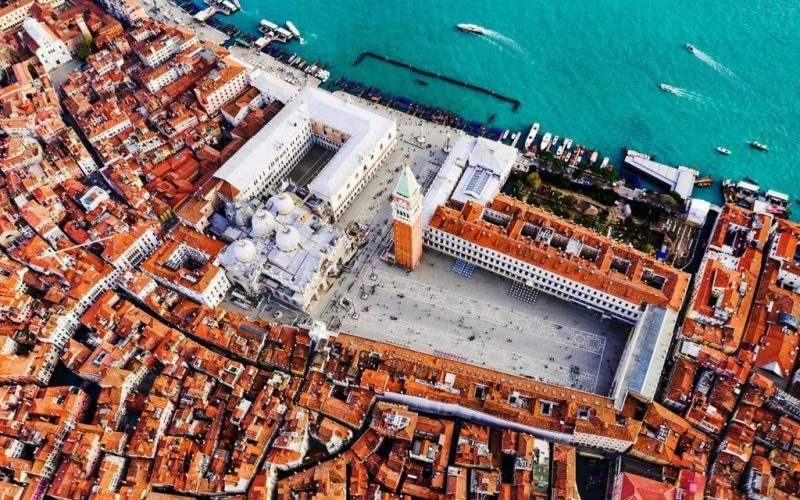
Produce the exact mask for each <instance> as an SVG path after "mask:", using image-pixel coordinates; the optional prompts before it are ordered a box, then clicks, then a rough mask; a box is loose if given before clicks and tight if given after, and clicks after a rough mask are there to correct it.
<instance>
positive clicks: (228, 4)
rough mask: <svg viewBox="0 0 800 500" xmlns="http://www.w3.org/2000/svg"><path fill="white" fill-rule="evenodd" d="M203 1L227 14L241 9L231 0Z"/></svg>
mask: <svg viewBox="0 0 800 500" xmlns="http://www.w3.org/2000/svg"><path fill="white" fill-rule="evenodd" d="M203 2H204V3H205V4H206V5H208V6H209V7H214V8H215V9H216V10H217V12H222V13H223V14H225V15H226V16H227V15H230V14H233V13H234V12H236V11H237V10H239V7H238V6H237V5H236V4H235V3H234V2H232V1H229V0H203Z"/></svg>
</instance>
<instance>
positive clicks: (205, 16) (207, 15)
mask: <svg viewBox="0 0 800 500" xmlns="http://www.w3.org/2000/svg"><path fill="white" fill-rule="evenodd" d="M216 13H217V9H216V7H208V8H207V9H203V10H201V11H200V12H198V13H197V14H195V15H194V16H193V17H194V18H195V19H196V20H198V21H200V22H201V23H204V22H206V21H208V20H209V19H211V17H212V16H213V15H214V14H216Z"/></svg>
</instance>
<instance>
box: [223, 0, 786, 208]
mask: <svg viewBox="0 0 800 500" xmlns="http://www.w3.org/2000/svg"><path fill="white" fill-rule="evenodd" d="M241 2H242V6H243V8H244V10H243V11H241V12H239V13H237V14H234V15H233V16H230V17H229V18H228V19H226V21H228V22H232V23H234V24H236V25H237V26H238V27H239V28H240V29H243V30H248V31H251V32H255V28H256V26H257V25H258V22H259V20H260V19H261V18H268V19H270V20H272V21H275V22H278V23H284V22H285V21H286V20H287V19H288V20H291V21H292V22H293V23H294V24H295V25H296V26H297V27H298V29H299V30H300V31H301V32H302V34H303V37H304V42H303V43H300V42H292V43H291V44H289V45H288V47H287V48H288V50H291V51H296V52H298V53H300V54H301V55H302V56H303V57H304V58H306V59H310V60H316V59H319V60H321V61H326V62H330V63H331V65H332V67H331V69H332V73H333V75H334V76H333V78H335V77H336V76H337V75H344V76H347V77H348V78H351V79H355V80H358V81H361V82H362V83H364V84H366V85H374V86H377V87H380V88H382V89H384V90H386V91H389V92H391V93H394V94H400V95H404V96H407V97H411V98H414V99H416V100H418V101H421V102H426V103H430V104H437V105H439V106H441V107H444V108H447V109H450V110H452V111H455V112H458V113H459V114H461V115H462V116H464V117H465V118H468V119H477V120H481V121H486V120H488V117H489V116H490V115H491V114H493V113H495V114H496V120H495V125H496V126H502V127H504V128H510V129H512V130H524V131H525V132H524V134H523V135H525V134H527V129H528V128H529V127H530V124H531V123H532V122H534V121H538V122H540V123H541V124H542V130H543V131H551V132H553V133H554V134H557V135H559V136H561V137H562V138H563V137H564V136H569V137H571V138H572V139H573V140H574V141H575V142H577V143H580V144H584V145H586V146H587V148H596V149H599V150H600V152H601V157H602V156H603V155H606V156H610V157H611V158H612V162H613V163H614V164H615V165H619V164H620V163H621V151H620V150H621V148H622V146H628V147H631V148H634V149H637V150H640V151H643V152H647V153H650V154H654V155H656V156H657V157H658V159H659V160H660V161H664V162H666V163H670V164H673V165H677V164H681V165H688V166H692V167H695V168H697V169H699V170H700V171H701V172H702V173H703V174H709V175H713V176H714V177H715V178H716V179H718V180H719V179H723V178H725V177H734V178H741V177H743V176H750V177H752V178H754V179H756V180H757V181H759V182H760V183H761V185H762V187H771V188H774V189H779V190H782V191H785V192H788V193H789V194H790V195H791V196H792V199H793V200H794V199H795V198H797V197H800V170H798V169H797V168H795V163H796V161H797V159H798V150H797V140H796V139H797V138H798V136H800V121H799V120H798V118H800V99H798V91H799V90H800V78H798V77H800V59H798V56H800V35H798V30H797V27H798V26H800V7H798V4H796V3H795V2H792V1H784V0H771V1H767V0H752V1H744V0H731V1H728V2H710V1H705V2H697V1H688V0H670V1H667V0H651V1H649V2H641V1H638V0H613V1H612V0H572V1H569V2H561V1H550V2H532V1H522V0H507V1H505V2H497V1H491V2H490V1H477V0H459V1H458V2H435V3H434V2H424V1H420V0H404V1H397V0H384V1H375V0H372V1H368V0H344V1H327V2H323V1H320V0H292V1H291V2H277V1H268V0H267V1H263V2H256V1H254V0H241ZM457 23H474V24H478V25H481V26H483V27H485V28H488V29H491V30H494V33H492V34H491V35H490V36H475V35H470V34H467V33H462V32H460V31H458V30H456V29H455V24H457ZM687 42H688V43H691V44H693V45H694V46H695V47H697V48H698V49H699V50H700V51H702V54H698V55H695V54H692V53H690V52H688V51H687V50H686V49H685V48H684V47H683V46H684V44H685V43H687ZM364 50H370V51H373V52H377V53H379V54H384V55H387V56H389V57H392V58H395V59H399V60H402V61H405V62H408V63H410V64H413V65H416V66H419V67H422V68H426V69H430V70H433V71H436V72H440V73H442V74H447V75H449V76H453V77H456V78H459V79H462V80H466V81H469V82H470V83H474V84H476V85H482V86H485V87H488V88H490V89H492V90H495V91H496V92H499V93H502V94H506V95H508V96H511V97H514V98H517V99H519V100H520V101H522V106H521V107H520V109H519V110H518V111H517V112H516V113H513V112H512V109H511V106H510V105H509V104H506V103H502V102H499V101H497V100H493V98H491V97H490V96H486V95H481V94H477V93H474V92H471V91H469V90H465V89H460V88H458V87H454V86H452V85H448V84H446V83H442V82H436V81H431V83H430V86H427V87H423V86H420V85H418V84H417V83H416V82H415V80H416V79H417V78H418V76H416V75H414V74H411V73H409V72H407V71H406V70H402V69H399V68H395V67H392V66H389V65H387V64H385V63H381V62H378V61H376V60H370V59H367V60H365V61H364V62H363V63H361V64H360V65H359V66H356V67H353V66H352V61H353V60H354V59H355V58H356V57H357V56H358V55H359V54H360V53H361V52H362V51H364ZM660 83H667V84H670V85H672V86H675V87H679V88H681V89H684V92H682V95H674V94H669V93H666V92H664V91H662V90H660V89H659V88H658V85H659V84H660ZM750 140H757V141H760V142H763V143H766V144H768V145H769V146H770V152H768V153H761V152H758V151H756V150H754V149H752V148H750V147H749V146H748V145H747V142H748V141H750ZM717 146H723V147H726V148H728V149H730V150H731V151H732V152H733V154H732V155H730V156H727V157H725V156H722V155H720V154H719V153H717V152H716V151H715V148H716V147H717ZM695 194H696V195H697V196H700V197H703V198H707V199H710V200H712V201H717V202H718V201H719V200H720V196H719V189H718V187H717V186H715V187H711V188H706V189H697V190H696V191H695Z"/></svg>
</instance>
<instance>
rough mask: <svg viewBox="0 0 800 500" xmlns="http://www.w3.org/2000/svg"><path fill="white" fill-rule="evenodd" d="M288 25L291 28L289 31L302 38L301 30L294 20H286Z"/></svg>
mask: <svg viewBox="0 0 800 500" xmlns="http://www.w3.org/2000/svg"><path fill="white" fill-rule="evenodd" d="M286 27H287V28H288V29H289V31H290V32H291V33H292V35H294V36H296V37H297V38H301V37H300V30H299V29H297V26H295V25H294V23H293V22H291V21H286Z"/></svg>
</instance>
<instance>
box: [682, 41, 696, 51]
mask: <svg viewBox="0 0 800 500" xmlns="http://www.w3.org/2000/svg"><path fill="white" fill-rule="evenodd" d="M684 47H686V50H688V51H689V52H692V53H694V51H695V50H696V49H695V48H694V45H692V44H691V43H687V44H686V45H684Z"/></svg>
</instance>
